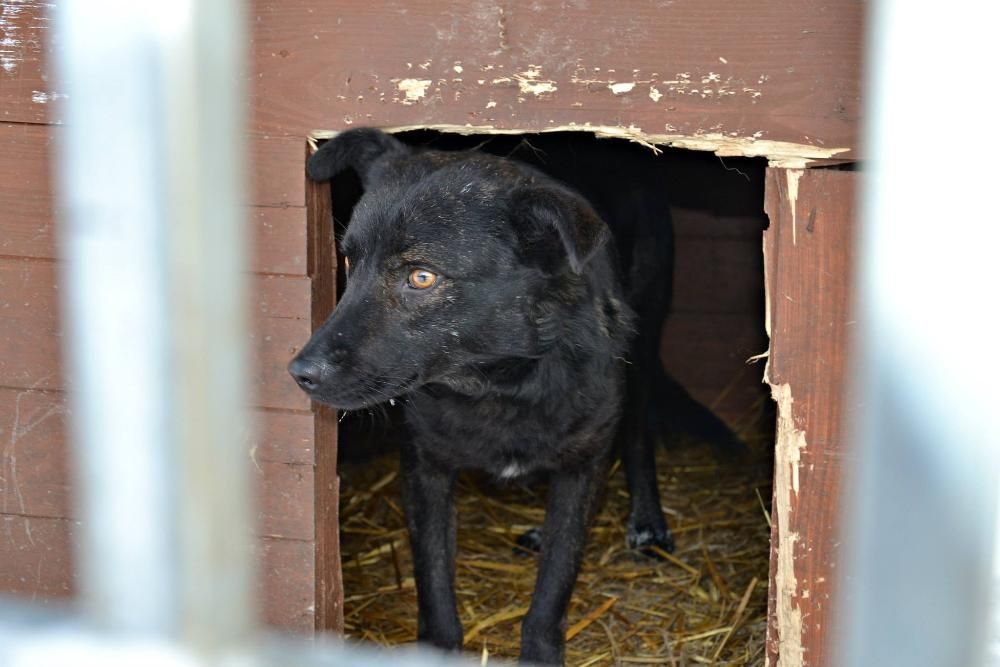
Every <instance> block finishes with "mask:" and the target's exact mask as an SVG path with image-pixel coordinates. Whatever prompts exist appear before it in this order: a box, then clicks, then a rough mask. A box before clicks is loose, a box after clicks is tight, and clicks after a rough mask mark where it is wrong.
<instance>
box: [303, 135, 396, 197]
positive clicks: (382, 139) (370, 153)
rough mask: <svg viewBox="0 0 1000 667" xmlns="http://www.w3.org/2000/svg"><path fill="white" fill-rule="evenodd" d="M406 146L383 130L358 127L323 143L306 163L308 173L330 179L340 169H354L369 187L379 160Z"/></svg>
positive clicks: (316, 178)
mask: <svg viewBox="0 0 1000 667" xmlns="http://www.w3.org/2000/svg"><path fill="white" fill-rule="evenodd" d="M407 150H408V149H407V147H406V145H405V144H404V143H402V142H401V141H399V140H398V139H396V138H395V137H392V136H390V135H388V134H386V133H385V132H383V131H381V130H376V129H374V128H370V127H358V128H355V129H353V130H347V131H346V132H341V133H340V134H338V135H337V136H335V137H334V138H333V139H330V140H329V141H327V142H326V143H324V144H323V145H322V146H320V147H319V149H318V150H317V151H316V152H315V153H313V155H312V156H311V157H310V158H309V161H308V162H307V163H306V173H307V174H308V175H309V178H311V179H312V180H314V181H329V180H330V179H331V178H333V177H334V176H336V175H337V174H339V173H340V172H342V171H345V170H347V169H353V170H354V171H356V172H357V174H358V176H359V177H360V178H361V184H362V186H363V187H365V188H367V187H368V185H369V180H370V176H371V173H372V166H373V165H374V164H375V163H376V162H378V161H379V160H380V159H381V158H382V157H384V156H386V155H389V154H395V153H403V152H405V151H407Z"/></svg>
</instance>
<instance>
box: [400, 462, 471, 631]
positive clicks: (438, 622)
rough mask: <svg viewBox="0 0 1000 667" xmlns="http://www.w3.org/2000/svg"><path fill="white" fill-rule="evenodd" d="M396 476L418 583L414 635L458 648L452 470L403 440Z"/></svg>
mask: <svg viewBox="0 0 1000 667" xmlns="http://www.w3.org/2000/svg"><path fill="white" fill-rule="evenodd" d="M400 462H401V465H400V481H401V486H402V492H403V507H404V508H405V512H406V528H407V531H408V532H409V535H410V548H411V550H412V552H413V573H414V579H415V581H416V586H417V610H418V612H417V639H418V640H419V641H422V642H427V643H430V644H433V645H434V646H437V647H439V648H443V649H446V650H453V651H458V650H461V649H462V625H461V622H460V621H459V620H458V610H457V609H456V607H455V505H454V502H453V496H454V486H455V473H454V472H452V471H446V470H440V469H438V468H437V467H435V466H433V465H430V464H428V463H426V462H424V461H421V460H420V457H419V455H418V454H417V452H416V451H415V449H414V447H413V446H412V445H409V444H407V445H404V446H403V448H402V456H401V458H400Z"/></svg>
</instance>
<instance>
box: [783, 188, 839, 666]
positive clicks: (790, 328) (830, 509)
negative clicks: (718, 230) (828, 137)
mask: <svg viewBox="0 0 1000 667" xmlns="http://www.w3.org/2000/svg"><path fill="white" fill-rule="evenodd" d="M856 186H857V174H856V173H853V172H846V171H834V170H806V171H804V172H800V173H798V174H793V175H791V176H790V175H789V173H788V172H786V171H784V170H780V169H771V170H769V171H768V176H767V197H766V205H767V212H768V215H769V216H770V219H771V226H770V228H769V229H768V230H767V232H766V233H765V240H764V250H765V267H766V276H767V277H766V281H767V290H768V304H769V306H768V310H769V326H770V334H771V347H770V356H769V359H768V366H767V380H768V382H770V384H771V388H772V393H773V395H774V398H775V401H776V402H777V404H778V410H779V415H778V434H777V446H776V450H775V484H774V499H773V508H772V514H773V516H774V519H775V520H774V521H773V523H772V539H771V549H772V556H771V586H770V595H771V600H770V605H769V612H770V624H769V627H768V659H769V661H768V664H769V665H777V666H779V667H798V666H800V665H802V666H808V667H815V666H819V665H829V664H832V663H831V662H830V660H831V657H830V650H829V647H828V646H827V639H828V638H829V635H830V632H829V631H830V628H831V625H832V615H831V614H832V609H831V604H830V603H831V595H832V584H833V582H834V580H835V575H836V567H837V562H838V557H839V550H838V544H839V541H838V537H837V535H838V533H837V529H838V526H837V514H838V510H839V507H840V488H841V487H840V473H841V463H840V460H841V457H842V456H843V450H844V442H843V432H842V423H843V419H844V413H845V397H844V396H843V394H842V392H843V389H844V380H845V376H844V373H845V369H844V356H845V345H846V341H847V333H848V330H849V327H850V324H851V313H850V303H849V296H850V279H849V278H850V273H851V269H852V266H853V251H852V248H853V246H852V241H853V223H854V196H855V192H856ZM795 226H797V227H798V229H797V230H795V229H794V227H795Z"/></svg>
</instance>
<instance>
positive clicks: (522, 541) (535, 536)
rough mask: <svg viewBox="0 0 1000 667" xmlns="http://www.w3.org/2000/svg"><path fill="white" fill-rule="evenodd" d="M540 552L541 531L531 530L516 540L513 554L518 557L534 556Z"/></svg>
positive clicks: (539, 529)
mask: <svg viewBox="0 0 1000 667" xmlns="http://www.w3.org/2000/svg"><path fill="white" fill-rule="evenodd" d="M541 551H542V529H541V528H532V529H531V530H529V531H527V532H525V533H522V534H521V535H520V536H518V538H517V546H516V547H514V553H515V554H517V555H518V556H536V555H538V554H539V553H541Z"/></svg>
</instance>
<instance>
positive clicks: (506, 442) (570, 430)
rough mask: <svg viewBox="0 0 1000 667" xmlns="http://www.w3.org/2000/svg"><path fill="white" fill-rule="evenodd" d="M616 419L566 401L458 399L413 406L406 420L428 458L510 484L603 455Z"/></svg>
mask: <svg viewBox="0 0 1000 667" xmlns="http://www.w3.org/2000/svg"><path fill="white" fill-rule="evenodd" d="M615 414H616V413H615V411H614V410H608V409H606V408H605V409H602V408H598V409H596V410H590V411H584V410H583V409H581V406H576V405H572V404H571V403H569V402H567V401H560V402H558V403H556V402H552V403H549V404H543V405H538V404H526V403H522V402H518V401H515V400H504V399H489V398H487V399H478V400H469V399H465V398H464V397H461V396H456V397H448V398H437V399H431V398H427V399H424V400H421V401H414V402H412V403H411V404H410V406H409V408H408V415H407V416H408V419H409V421H410V424H411V427H412V430H413V435H414V437H415V444H416V446H417V447H418V448H419V449H420V450H421V451H422V452H423V453H424V454H425V455H427V456H430V457H433V458H434V459H436V460H437V461H438V462H439V463H442V464H445V465H446V466H448V467H452V468H455V469H474V470H482V471H485V472H487V473H488V474H491V475H493V476H494V477H497V478H499V479H503V480H510V479H516V478H519V477H523V476H525V475H530V474H533V473H537V472H549V471H552V470H556V469H559V468H563V467H565V466H566V465H567V464H568V463H572V462H574V461H583V460H586V459H588V458H589V457H592V456H594V455H596V454H598V453H600V451H602V450H603V449H605V448H606V447H607V446H608V444H609V441H610V438H609V437H608V433H609V432H610V430H612V429H613V423H614V416H615Z"/></svg>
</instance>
